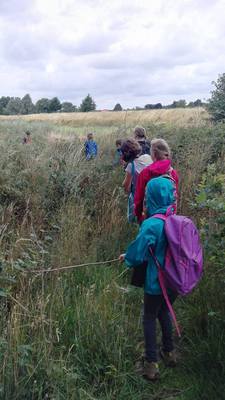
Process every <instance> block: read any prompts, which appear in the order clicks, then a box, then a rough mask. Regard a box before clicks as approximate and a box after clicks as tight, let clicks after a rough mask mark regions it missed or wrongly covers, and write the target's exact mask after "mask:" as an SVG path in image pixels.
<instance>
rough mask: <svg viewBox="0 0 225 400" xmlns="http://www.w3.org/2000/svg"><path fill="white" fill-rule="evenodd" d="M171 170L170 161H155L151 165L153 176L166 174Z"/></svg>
mask: <svg viewBox="0 0 225 400" xmlns="http://www.w3.org/2000/svg"><path fill="white" fill-rule="evenodd" d="M170 168H171V160H168V159H166V160H160V161H155V162H153V163H152V164H151V172H152V175H154V176H159V175H163V174H166V173H167V172H168V171H169V170H170Z"/></svg>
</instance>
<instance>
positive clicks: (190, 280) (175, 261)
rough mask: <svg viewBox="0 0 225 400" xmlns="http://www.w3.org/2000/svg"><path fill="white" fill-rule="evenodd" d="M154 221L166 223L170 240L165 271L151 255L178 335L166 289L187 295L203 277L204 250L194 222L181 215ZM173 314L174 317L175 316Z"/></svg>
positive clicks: (161, 216) (160, 215)
mask: <svg viewBox="0 0 225 400" xmlns="http://www.w3.org/2000/svg"><path fill="white" fill-rule="evenodd" d="M154 218H159V219H162V220H163V221H165V233H166V237H167V240H168V248H167V252H166V258H165V265H164V269H162V268H161V266H160V264H159V262H158V260H157V258H156V257H155V255H154V252H153V250H152V249H150V252H151V255H152V256H153V258H154V261H155V263H156V265H157V268H158V273H159V283H160V286H161V289H162V292H163V296H164V297H165V300H166V303H167V306H168V308H169V309H170V312H171V314H172V317H173V319H174V322H175V325H176V328H177V331H178V334H179V336H180V332H179V328H178V327H177V322H176V316H175V314H174V311H173V309H172V306H171V304H168V303H169V299H168V296H167V292H166V288H170V289H172V290H173V291H174V292H175V293H177V294H180V295H181V296H184V295H186V294H188V293H190V292H191V291H192V289H193V288H194V287H195V286H196V285H197V283H198V282H199V280H200V279H201V277H202V272H203V251H202V245H201V242H200V238H199V233H198V230H197V228H196V226H195V225H194V223H193V222H192V220H191V219H189V218H187V217H184V216H182V215H175V214H173V215H169V216H167V215H164V214H156V215H154ZM173 314H174V315H173Z"/></svg>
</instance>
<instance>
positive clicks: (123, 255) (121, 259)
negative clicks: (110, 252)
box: [119, 253, 126, 263]
mask: <svg viewBox="0 0 225 400" xmlns="http://www.w3.org/2000/svg"><path fill="white" fill-rule="evenodd" d="M125 255H126V253H124V254H120V256H119V260H120V262H121V263H122V262H123V261H124V259H125Z"/></svg>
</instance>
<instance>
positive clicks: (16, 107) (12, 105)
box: [4, 97, 22, 115]
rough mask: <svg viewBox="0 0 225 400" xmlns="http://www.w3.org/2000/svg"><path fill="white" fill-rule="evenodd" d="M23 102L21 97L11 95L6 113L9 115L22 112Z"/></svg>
mask: <svg viewBox="0 0 225 400" xmlns="http://www.w3.org/2000/svg"><path fill="white" fill-rule="evenodd" d="M21 109H22V103H21V99H20V98H19V97H11V98H10V100H9V102H8V103H7V106H6V107H5V111H4V113H5V114H7V115H17V114H21Z"/></svg>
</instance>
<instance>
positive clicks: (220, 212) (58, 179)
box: [0, 110, 225, 400]
mask: <svg viewBox="0 0 225 400" xmlns="http://www.w3.org/2000/svg"><path fill="white" fill-rule="evenodd" d="M160 112H161V111H160ZM167 112H168V113H167ZM172 112H173V110H163V111H162V112H161V113H162V114H161V117H160V120H157V119H156V120H154V118H156V115H158V117H159V115H160V114H159V113H158V112H156V113H155V112H154V111H153V112H152V111H150V112H143V113H142V112H141V113H140V114H138V113H136V112H134V115H132V114H130V113H127V117H126V114H125V113H103V112H102V113H100V112H98V113H88V114H85V115H84V114H82V115H81V114H74V116H73V117H74V119H72V118H71V116H70V115H65V117H64V116H63V115H62V114H57V115H50V116H48V115H44V116H43V118H44V120H40V119H41V118H42V116H38V115H35V116H34V117H33V116H25V117H19V118H15V117H13V118H6V119H4V120H1V121H0V149H1V156H0V168H1V175H0V200H1V201H0V213H1V214H0V216H1V225H0V242H1V253H0V268H1V272H0V282H1V283H0V287H1V289H0V307H1V317H0V361H1V362H0V399H1V400H44V399H50V400H89V399H90V400H128V399H129V400H150V399H152V400H161V399H164V400H165V399H167V400H172V399H177V400H193V399H195V400H211V399H212V400H214V399H215V400H217V399H225V395H224V390H225V382H224V374H225V362H224V360H225V348H224V339H225V333H224V332H225V313H224V304H225V291H224V256H225V253H224V243H225V228H224V226H225V217H224V214H225V213H224V211H225V201H224V195H225V175H224V161H225V144H224V138H225V127H224V126H223V125H218V126H211V125H210V124H209V123H207V120H206V119H205V116H204V115H205V112H204V111H202V110H194V112H196V114H195V116H196V120H194V119H192V120H190V118H194V117H193V112H192V114H191V111H190V110H175V111H174V113H176V116H175V115H172ZM177 112H178V114H179V113H180V114H179V117H178V114H177ZM145 113H146V115H147V114H148V115H151V118H152V119H151V120H150V119H149V120H145V118H144V117H145ZM165 113H167V117H166V119H165V120H164V119H163V118H164V117H165V115H166V114H165ZM182 113H183V114H182ZM197 113H199V116H198V118H197ZM187 114H188V116H187ZM114 115H115V116H114ZM137 115H139V117H137ZM141 115H142V116H143V118H142V117H140V116H141ZM153 115H155V116H154V118H153ZM162 115H163V117H162ZM182 115H183V116H182ZM184 115H185V116H184ZM191 115H192V116H191ZM128 116H129V118H130V119H128ZM27 118H28V120H27ZM57 118H59V120H57ZM63 118H68V120H64V119H63ZM79 118H80V120H78V119H79ZM92 118H93V119H92ZM101 118H102V119H104V118H105V120H104V121H103V120H102V119H101ZM107 118H108V119H107ZM110 118H111V119H110ZM120 118H121V120H120ZM146 118H147V117H146ZM206 118H207V117H206ZM112 120H113V121H114V122H112ZM115 120H116V122H115ZM110 121H111V122H110ZM178 121H179V122H178ZM182 121H183V124H182ZM194 121H195V122H194ZM137 123H139V124H141V125H143V126H145V127H146V129H147V133H148V135H149V137H150V138H152V137H155V136H161V137H164V138H165V139H166V140H168V142H169V143H170V145H171V147H172V151H173V160H174V165H175V167H176V168H177V169H178V171H179V174H180V178H181V184H180V195H179V211H180V212H182V213H183V214H187V215H189V216H191V217H192V218H193V219H194V220H195V221H196V223H197V224H198V227H199V229H200V232H201V236H202V241H203V244H204V249H205V274H204V278H203V280H202V282H201V284H200V285H199V287H198V288H197V289H196V290H195V291H194V292H193V294H192V295H190V296H189V297H187V298H185V299H179V300H178V301H177V304H176V311H177V314H178V319H179V321H180V323H181V325H182V331H183V334H182V339H181V340H180V341H178V340H176V345H177V348H178V350H179V351H180V353H181V359H180V365H179V367H177V368H176V369H174V370H170V369H166V368H165V367H164V366H163V365H162V364H161V365H160V368H161V380H160V382H157V383H156V384H154V385H152V384H150V383H148V382H146V381H145V380H143V379H142V378H140V377H139V376H138V375H137V374H136V372H135V362H136V361H137V359H138V358H139V357H140V356H141V354H142V352H143V336H142V323H141V304H142V291H141V290H135V289H133V288H131V287H130V285H129V282H130V275H129V273H128V272H126V269H125V267H124V266H122V265H120V264H118V263H115V264H111V265H110V264H109V265H104V264H100V265H98V266H89V267H84V268H80V269H79V268H78V269H76V270H71V271H67V272H63V273H59V272H57V273H51V274H47V275H44V274H41V273H38V274H36V273H34V272H32V271H33V270H35V269H38V270H41V269H45V268H55V267H63V266H68V265H75V264H80V263H89V262H93V261H98V262H101V261H105V260H110V259H114V258H116V257H117V256H118V255H119V254H120V252H123V251H124V250H125V249H126V246H127V244H128V243H129V242H130V240H132V238H133V237H134V235H135V234H136V232H137V227H136V226H130V225H128V224H127V222H126V196H125V194H124V193H123V190H122V188H121V182H122V179H123V171H122V170H121V168H120V167H113V165H112V164H113V155H114V150H115V149H114V142H115V139H116V138H118V137H129V136H130V135H131V134H132V129H133V126H134V125H136V124H137ZM90 126H91V128H92V129H93V130H94V132H95V136H96V140H97V142H98V143H99V147H100V156H99V157H98V159H97V160H96V161H94V162H93V163H87V162H86V161H85V160H84V157H83V153H82V149H83V137H84V136H85V134H86V132H87V131H88V129H89V128H90ZM74 127H75V128H76V129H74ZM26 129H30V130H31V132H32V138H33V140H32V144H31V145H29V146H23V145H22V144H21V139H22V137H23V134H24V131H25V130H26Z"/></svg>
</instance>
